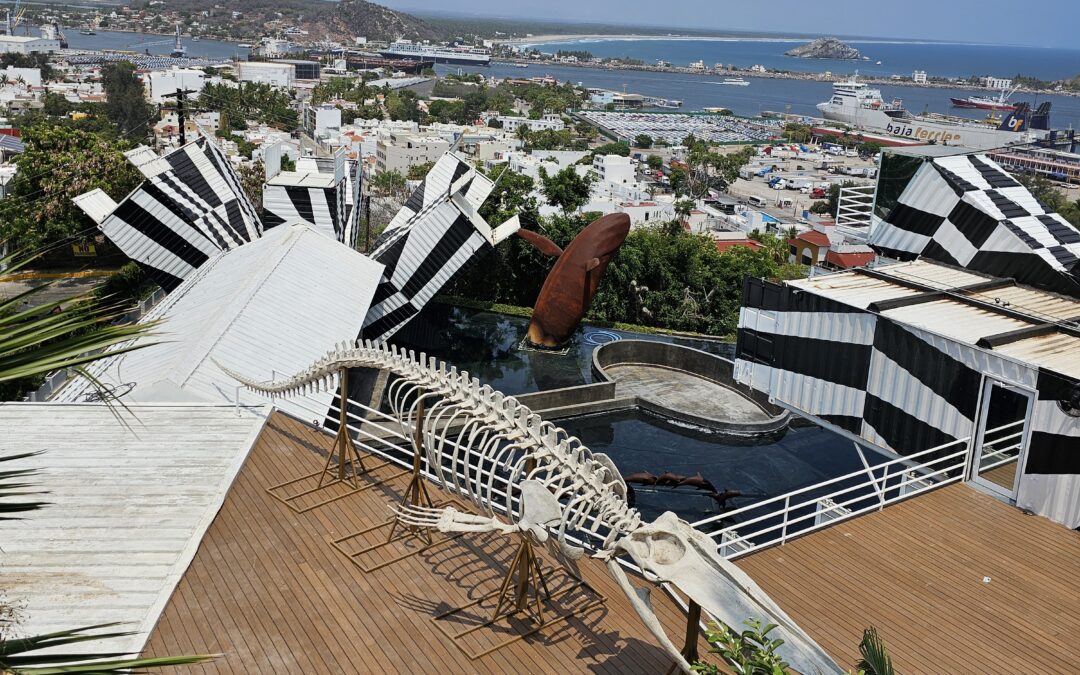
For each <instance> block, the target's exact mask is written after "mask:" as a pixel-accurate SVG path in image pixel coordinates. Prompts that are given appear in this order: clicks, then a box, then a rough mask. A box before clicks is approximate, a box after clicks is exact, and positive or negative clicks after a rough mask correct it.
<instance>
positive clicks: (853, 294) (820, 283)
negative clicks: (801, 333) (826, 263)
mask: <svg viewBox="0 0 1080 675" xmlns="http://www.w3.org/2000/svg"><path fill="white" fill-rule="evenodd" d="M788 285H789V286H793V287H795V288H801V289H803V290H807V291H812V292H813V293H816V294H817V295H823V296H825V297H827V298H831V299H833V300H836V301H838V302H842V303H844V304H846V305H851V306H853V307H859V308H860V309H866V308H867V307H869V306H870V305H871V304H872V303H875V302H881V301H882V300H892V299H894V298H906V297H909V296H912V295H919V293H921V291H919V290H917V289H914V288H909V287H908V286H901V285H900V284H894V283H892V282H889V281H885V280H884V279H875V278H874V277H869V276H863V275H860V274H827V275H823V276H818V277H814V278H813V279H799V280H797V281H789V282H788Z"/></svg>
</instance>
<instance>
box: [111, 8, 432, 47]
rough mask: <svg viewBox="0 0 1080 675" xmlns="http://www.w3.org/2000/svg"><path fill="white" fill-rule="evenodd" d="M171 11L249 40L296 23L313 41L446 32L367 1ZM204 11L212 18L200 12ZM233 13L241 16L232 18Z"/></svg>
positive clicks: (423, 36) (421, 36) (411, 36)
mask: <svg viewBox="0 0 1080 675" xmlns="http://www.w3.org/2000/svg"><path fill="white" fill-rule="evenodd" d="M132 6H133V7H147V8H148V9H150V10H151V11H152V10H153V7H148V5H147V4H146V3H145V2H133V3H132ZM168 6H169V8H170V9H175V10H177V11H179V12H181V13H182V14H187V15H189V16H198V18H199V21H200V22H201V23H203V24H204V25H207V26H210V27H212V28H215V29H217V30H218V31H222V30H223V31H226V32H227V33H228V34H229V35H231V36H232V37H235V38H242V39H251V38H256V37H259V36H261V35H275V34H277V32H278V31H280V30H281V29H282V28H284V27H285V26H289V25H295V26H299V27H301V28H303V29H304V30H306V31H308V34H309V35H310V36H311V38H312V39H323V38H324V37H326V35H327V34H328V33H329V34H330V37H332V38H334V39H337V40H341V41H342V42H349V43H351V42H352V38H354V37H357V36H361V37H366V38H368V39H370V40H396V39H398V38H408V39H414V40H415V39H421V40H440V39H443V37H444V35H443V31H442V30H440V29H437V28H434V27H432V26H431V25H430V24H428V23H427V22H425V21H424V20H422V19H418V18H417V17H415V16H413V15H411V14H405V13H404V12H397V11H394V10H392V9H389V8H387V7H383V6H382V5H377V4H375V3H371V2H365V1H364V0H341V2H325V1H324V0H229V2H228V3H226V4H222V3H221V2H220V0H170V1H169V4H168ZM203 12H206V13H207V14H208V15H209V16H199V15H201V14H202V13H203ZM233 12H239V13H240V16H238V17H234V16H233V14H232V13H233Z"/></svg>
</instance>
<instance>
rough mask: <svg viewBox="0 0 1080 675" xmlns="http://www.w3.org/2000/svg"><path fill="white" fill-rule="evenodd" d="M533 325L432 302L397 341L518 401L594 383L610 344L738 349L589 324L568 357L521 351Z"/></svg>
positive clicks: (722, 351) (728, 352) (717, 350)
mask: <svg viewBox="0 0 1080 675" xmlns="http://www.w3.org/2000/svg"><path fill="white" fill-rule="evenodd" d="M528 328H529V320H528V319H526V318H523V317H517V316H508V315H505V314H496V313H493V312H484V311H480V310H473V309H465V308H461V307H453V306H450V305H444V304H441V303H430V304H429V305H428V306H427V307H425V308H424V310H423V311H422V312H421V313H420V315H419V316H418V317H417V318H416V319H414V320H413V321H411V322H410V323H409V325H408V326H406V327H405V328H404V329H403V330H402V331H401V332H400V333H398V334H397V335H395V336H394V339H393V342H394V343H395V344H397V345H398V346H404V347H406V348H408V349H413V350H415V351H416V352H417V353H418V354H419V353H420V352H424V353H426V354H427V355H428V356H434V357H437V358H439V359H441V360H443V361H446V362H447V363H448V364H452V365H455V366H457V368H458V370H465V371H468V372H469V374H471V375H473V376H474V377H477V378H479V380H480V381H481V382H483V383H484V384H488V385H491V386H492V387H493V388H495V389H498V390H499V391H501V392H503V393H504V394H508V395H511V396H516V395H518V394H531V393H533V392H537V391H547V390H550V389H561V388H563V387H575V386H578V385H582V384H590V383H591V382H592V381H593V379H592V351H593V349H595V348H596V347H597V346H599V345H601V344H603V343H604V342H607V341H610V340H627V339H631V340H633V339H639V340H640V339H644V340H655V341H658V342H673V343H675V344H679V345H683V346H686V347H693V348H695V349H700V350H702V351H707V352H709V353H712V354H717V355H720V356H726V357H728V358H732V357H733V356H734V353H735V345H733V344H731V343H729V342H720V341H718V340H695V339H690V338H679V337H668V336H663V335H646V334H642V333H630V332H626V331H619V330H613V329H609V328H600V327H597V326H589V325H583V326H582V327H581V328H580V329H578V331H577V333H576V334H575V335H574V338H573V340H572V341H571V343H570V345H569V347H568V348H567V350H565V351H564V352H549V351H540V350H535V349H524V348H522V347H521V345H522V341H523V340H524V339H525V333H526V331H527V330H528Z"/></svg>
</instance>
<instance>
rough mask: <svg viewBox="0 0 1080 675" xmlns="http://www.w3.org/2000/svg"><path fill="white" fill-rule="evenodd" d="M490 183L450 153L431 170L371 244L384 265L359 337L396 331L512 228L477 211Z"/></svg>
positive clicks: (382, 336) (513, 227)
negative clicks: (491, 221) (496, 224)
mask: <svg viewBox="0 0 1080 675" xmlns="http://www.w3.org/2000/svg"><path fill="white" fill-rule="evenodd" d="M493 187H494V184H493V183H492V182H491V181H490V180H489V179H488V178H487V177H485V176H483V175H481V174H479V173H477V171H476V169H474V168H473V167H472V166H470V165H469V163H468V162H467V161H465V160H464V159H462V158H460V157H458V156H457V155H455V154H453V153H447V154H446V155H443V157H442V158H441V159H439V161H438V162H436V163H435V165H434V166H433V167H432V168H431V170H430V171H429V172H428V175H427V176H426V177H425V179H424V180H423V181H422V182H421V184H420V186H419V187H418V188H417V189H416V190H415V191H414V192H413V194H412V195H411V196H410V197H409V199H408V201H407V202H406V203H405V206H404V207H403V208H402V209H401V210H400V211H399V212H398V213H397V215H395V216H394V218H393V219H392V220H391V221H390V224H389V225H388V226H387V228H386V230H384V231H383V233H382V234H381V235H380V236H379V238H378V239H377V240H376V241H375V243H374V244H373V246H372V252H371V254H370V255H371V257H372V258H373V259H374V260H376V261H377V262H380V263H382V264H383V265H385V267H386V269H385V272H384V273H383V278H382V281H381V282H380V283H379V287H378V288H377V289H376V291H375V298H374V299H373V300H372V302H371V310H370V311H369V312H368V316H367V319H366V321H365V322H364V337H365V338H370V339H373V340H385V339H387V338H389V337H390V336H391V335H393V334H394V333H395V332H397V331H398V330H399V329H400V328H401V327H402V326H404V325H405V324H406V323H407V322H408V321H409V320H410V319H411V318H412V317H414V316H416V314H417V313H419V311H420V309H421V308H422V307H423V306H424V305H425V304H427V303H428V301H430V300H431V298H432V297H434V296H435V294H436V293H438V292H439V290H440V289H442V288H443V287H444V286H445V285H446V284H447V283H449V282H450V280H451V279H452V278H453V276H454V275H455V274H456V273H457V272H458V271H459V270H460V269H461V268H462V267H463V266H464V265H465V263H466V262H468V261H469V260H470V259H472V258H473V257H474V256H476V255H478V254H479V253H481V252H483V251H484V250H485V249H487V248H489V247H491V246H494V245H495V244H497V243H498V242H499V241H501V240H502V239H505V238H506V237H508V236H510V234H513V232H514V231H516V230H517V225H516V222H511V223H506V224H504V225H502V226H500V227H497V228H491V227H490V226H489V225H488V224H487V223H486V222H485V221H484V220H483V218H481V217H480V216H479V214H478V213H477V211H478V210H479V208H480V206H481V205H482V204H483V203H484V200H486V199H487V197H488V195H489V194H491V191H492V188H493Z"/></svg>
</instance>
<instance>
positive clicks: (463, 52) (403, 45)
mask: <svg viewBox="0 0 1080 675" xmlns="http://www.w3.org/2000/svg"><path fill="white" fill-rule="evenodd" d="M379 54H381V55H382V56H384V57H385V58H388V59H409V60H410V61H424V62H427V63H452V64H455V65H460V66H489V65H491V52H489V51H488V50H486V49H479V48H477V47H446V46H441V45H422V44H417V43H415V42H411V41H409V40H400V41H398V42H395V43H393V44H391V45H390V46H389V47H387V48H386V49H383V50H380V51H379Z"/></svg>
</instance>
